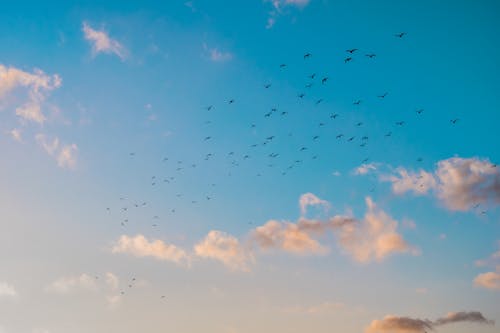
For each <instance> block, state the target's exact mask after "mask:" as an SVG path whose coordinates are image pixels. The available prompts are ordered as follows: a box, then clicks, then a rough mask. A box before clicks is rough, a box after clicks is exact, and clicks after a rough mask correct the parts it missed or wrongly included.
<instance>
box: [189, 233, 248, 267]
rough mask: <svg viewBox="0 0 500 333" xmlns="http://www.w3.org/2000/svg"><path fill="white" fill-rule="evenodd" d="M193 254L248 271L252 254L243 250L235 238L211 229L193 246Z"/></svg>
mask: <svg viewBox="0 0 500 333" xmlns="http://www.w3.org/2000/svg"><path fill="white" fill-rule="evenodd" d="M194 252H195V254H196V255H197V256H198V257H200V258H210V259H214V260H218V261H221V262H222V263H223V264H224V265H225V266H226V267H228V268H229V269H231V270H235V271H236V270H240V271H249V263H251V262H253V261H254V259H253V256H252V255H251V253H250V252H248V251H247V250H245V249H244V248H243V247H242V246H241V244H240V242H239V241H238V239H237V238H235V237H233V236H231V235H228V234H226V233H224V232H221V231H217V230H212V231H210V232H209V233H208V234H207V236H206V237H205V238H204V239H203V240H202V241H200V242H199V243H198V244H196V245H195V246H194Z"/></svg>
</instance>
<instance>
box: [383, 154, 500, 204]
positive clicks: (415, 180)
mask: <svg viewBox="0 0 500 333" xmlns="http://www.w3.org/2000/svg"><path fill="white" fill-rule="evenodd" d="M380 179H381V180H382V181H388V182H391V183H392V190H393V192H394V193H396V194H403V193H406V192H413V193H415V194H417V195H423V194H427V193H429V192H432V193H433V194H434V195H435V196H436V197H437V198H438V200H440V201H441V202H442V203H443V204H444V206H445V207H447V208H448V209H450V210H453V211H467V210H470V209H471V208H473V207H474V206H475V205H477V204H493V205H498V204H500V171H499V170H498V168H497V167H496V166H495V165H493V164H492V163H491V162H490V161H489V160H488V159H480V158H477V157H473V158H460V157H453V158H449V159H446V160H442V161H439V162H438V163H437V168H436V170H435V171H434V172H433V173H429V172H426V171H423V170H420V171H419V172H418V173H414V172H411V171H407V170H406V169H404V168H398V169H397V175H382V176H381V177H380Z"/></svg>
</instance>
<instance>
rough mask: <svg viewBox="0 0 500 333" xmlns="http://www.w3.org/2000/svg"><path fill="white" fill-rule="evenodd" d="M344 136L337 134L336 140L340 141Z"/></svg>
mask: <svg viewBox="0 0 500 333" xmlns="http://www.w3.org/2000/svg"><path fill="white" fill-rule="evenodd" d="M343 136H344V134H339V135H337V136H336V138H337V139H341V138H342V137H343Z"/></svg>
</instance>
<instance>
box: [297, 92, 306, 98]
mask: <svg viewBox="0 0 500 333" xmlns="http://www.w3.org/2000/svg"><path fill="white" fill-rule="evenodd" d="M305 95H306V94H304V93H301V94H298V95H297V97H298V98H304V96H305Z"/></svg>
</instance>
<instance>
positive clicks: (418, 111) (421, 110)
mask: <svg viewBox="0 0 500 333" xmlns="http://www.w3.org/2000/svg"><path fill="white" fill-rule="evenodd" d="M415 112H416V113H417V114H422V112H424V109H418V110H416V111H415Z"/></svg>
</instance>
